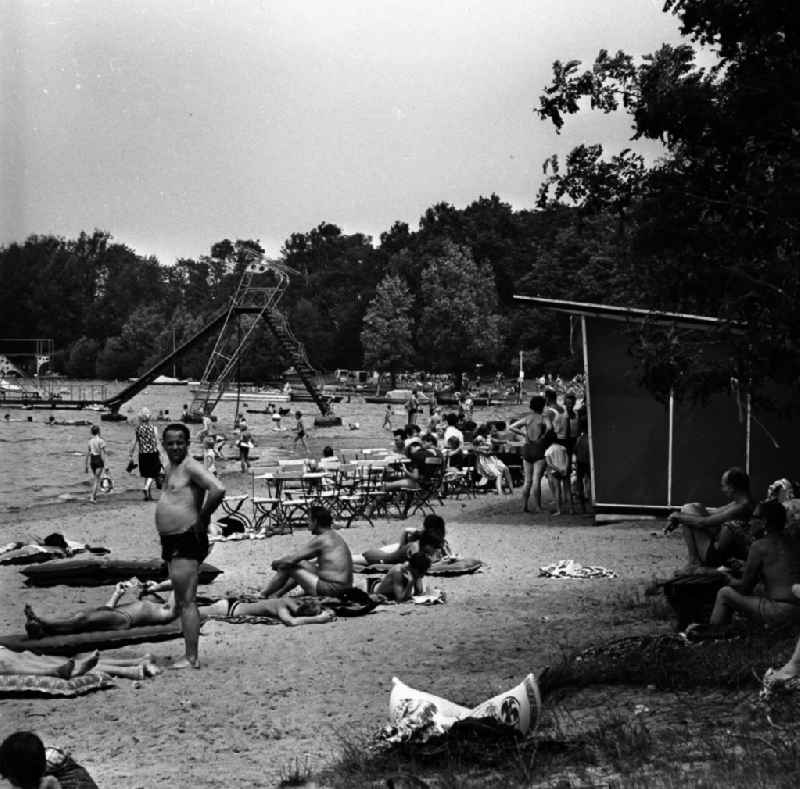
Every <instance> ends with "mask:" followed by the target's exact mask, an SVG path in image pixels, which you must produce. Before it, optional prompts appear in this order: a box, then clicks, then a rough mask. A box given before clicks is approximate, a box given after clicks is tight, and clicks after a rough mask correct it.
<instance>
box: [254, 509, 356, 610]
mask: <svg viewBox="0 0 800 789" xmlns="http://www.w3.org/2000/svg"><path fill="white" fill-rule="evenodd" d="M309 520H310V525H311V534H312V535H313V536H312V538H311V539H310V540H309V541H308V542H307V543H306V544H305V545H304V546H303V547H302V548H300V549H299V550H297V551H293V552H291V553H288V554H286V555H285V556H281V557H280V558H278V559H275V561H274V562H272V569H273V570H275V575H274V576H273V577H272V579H271V580H270V582H269V583H268V584H267V586H266V587H265V588H264V590H263V591H262V593H261V596H262V597H282V596H283V595H285V594H287V593H288V592H290V591H292V589H294V588H295V587H296V586H300V587H301V588H302V589H303V591H304V592H305V593H306V594H310V595H316V596H317V597H338V596H339V595H340V594H341V593H342V592H344V591H346V590H347V589H351V588H352V586H353V557H352V555H351V553H350V548H349V547H348V546H347V543H346V542H345V541H344V540H343V539H342V537H341V536H340V534H339V532H338V531H336V530H335V529H334V528H333V518H332V516H331V514H330V512H329V511H328V510H327V509H326V508H325V507H320V506H314V507H311V509H310V510H309Z"/></svg>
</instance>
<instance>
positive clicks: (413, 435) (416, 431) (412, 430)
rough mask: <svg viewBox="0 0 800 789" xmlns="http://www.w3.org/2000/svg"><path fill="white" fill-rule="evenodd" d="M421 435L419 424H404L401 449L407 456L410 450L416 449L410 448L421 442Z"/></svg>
mask: <svg viewBox="0 0 800 789" xmlns="http://www.w3.org/2000/svg"><path fill="white" fill-rule="evenodd" d="M421 435H422V428H421V427H420V426H419V425H406V439H405V441H404V442H403V451H404V452H405V454H406V455H408V456H409V457H410V456H411V452H412V451H416V449H412V448H413V447H414V445H415V444H417V445H419V444H421V443H422V439H421V438H420V436H421Z"/></svg>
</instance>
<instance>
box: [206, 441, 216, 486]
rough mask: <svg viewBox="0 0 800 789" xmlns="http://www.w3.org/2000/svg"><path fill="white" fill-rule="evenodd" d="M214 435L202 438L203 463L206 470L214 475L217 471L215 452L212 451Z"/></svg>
mask: <svg viewBox="0 0 800 789" xmlns="http://www.w3.org/2000/svg"><path fill="white" fill-rule="evenodd" d="M215 443H216V442H215V441H214V436H206V437H205V438H204V439H203V465H204V466H205V467H206V470H207V471H208V472H209V473H211V474H214V475H215V476H216V473H217V463H216V459H217V454H216V452H214V444H215Z"/></svg>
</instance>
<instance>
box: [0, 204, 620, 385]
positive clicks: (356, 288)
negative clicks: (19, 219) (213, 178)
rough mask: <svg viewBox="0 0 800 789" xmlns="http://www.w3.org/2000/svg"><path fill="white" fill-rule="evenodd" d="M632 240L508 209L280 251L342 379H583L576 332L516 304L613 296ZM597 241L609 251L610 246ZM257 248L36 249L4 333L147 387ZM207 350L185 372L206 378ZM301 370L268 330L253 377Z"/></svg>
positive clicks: (603, 228)
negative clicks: (383, 375) (516, 375)
mask: <svg viewBox="0 0 800 789" xmlns="http://www.w3.org/2000/svg"><path fill="white" fill-rule="evenodd" d="M619 234H620V229H619V228H618V227H617V226H616V223H614V222H613V221H610V220H606V219H597V218H591V219H587V218H584V217H582V216H581V215H580V212H578V211H576V210H575V209H569V208H563V207H558V206H554V207H553V208H550V209H546V210H530V211H515V210H513V209H512V208H511V206H509V205H508V204H507V203H504V202H502V201H501V200H500V199H499V198H498V197H497V196H495V195H492V196H491V197H489V198H481V199H479V200H476V201H475V202H474V203H472V204H471V205H469V206H467V207H466V208H464V209H456V208H454V207H453V206H450V205H447V204H445V203H441V204H438V205H436V206H433V207H432V208H430V209H428V210H427V211H426V212H425V214H424V215H423V216H422V218H421V219H420V222H419V227H418V228H417V229H415V230H411V229H410V228H409V227H408V225H406V224H404V223H400V222H398V223H395V224H394V225H393V226H392V227H391V228H390V229H389V230H388V231H387V232H385V233H383V234H381V236H380V239H378V240H377V241H376V242H373V239H371V238H370V237H368V236H365V235H363V234H360V233H356V234H352V235H348V234H345V233H343V232H342V231H341V229H340V228H338V227H337V226H335V225H333V224H329V223H322V224H320V225H318V226H317V227H315V228H313V229H311V230H309V231H308V232H305V233H295V234H292V235H291V236H290V238H288V239H287V240H286V242H285V243H284V245H283V248H282V249H281V260H282V261H283V262H284V263H286V264H287V265H288V266H290V267H291V268H292V269H294V270H295V271H296V272H297V274H296V275H294V276H292V278H291V284H290V286H289V289H288V290H287V292H286V294H285V296H284V299H283V302H282V304H281V307H282V309H283V311H284V312H285V314H286V315H287V317H288V319H289V321H290V324H291V326H292V328H293V330H294V332H295V334H296V336H297V337H298V339H299V340H301V341H302V342H303V343H304V344H305V346H306V349H307V351H308V354H309V357H310V360H311V362H312V364H314V365H315V367H317V368H318V369H320V370H333V369H335V368H338V367H343V368H351V369H353V368H356V369H360V368H363V367H368V368H370V369H373V368H377V369H384V370H391V369H395V370H401V369H427V370H436V371H445V372H447V371H454V372H455V371H473V370H474V365H476V364H481V365H484V368H483V369H484V370H485V371H487V372H488V371H490V370H497V369H499V370H503V371H505V372H509V373H513V372H514V371H515V370H516V366H517V363H518V353H519V350H520V349H524V350H525V352H526V353H525V364H526V367H527V368H528V371H529V372H530V373H533V372H536V371H538V370H540V369H542V367H543V365H545V364H547V369H548V370H553V371H558V372H564V373H572V372H574V371H576V370H577V361H576V359H575V357H574V355H573V353H572V350H571V348H570V338H569V321H568V319H566V318H564V317H563V316H562V317H556V316H553V315H548V314H547V313H536V314H534V313H533V312H532V311H531V310H530V309H529V308H520V307H519V306H517V305H514V304H513V303H512V299H511V296H512V294H514V293H527V294H540V295H543V296H564V295H568V296H569V297H571V298H576V299H584V300H595V301H596V300H602V299H607V298H609V297H611V298H613V297H614V293H613V290H612V288H611V287H610V286H611V285H612V280H613V276H614V271H615V266H614V260H615V258H616V256H617V250H616V248H615V245H617V244H618V242H619V240H620V239H619ZM597 239H600V241H598V240H597ZM253 250H255V251H262V250H261V247H260V246H259V244H258V241H257V240H252V239H239V240H235V241H231V240H227V239H223V240H221V241H219V242H218V243H215V244H213V245H212V246H211V248H210V250H209V252H208V254H206V255H202V256H199V257H198V258H196V259H187V258H184V259H179V260H177V261H176V262H175V263H174V264H172V265H164V264H163V263H161V262H159V261H158V260H157V259H155V258H153V257H142V256H140V255H137V254H136V252H135V251H133V250H132V249H130V248H129V247H127V246H125V245H124V244H120V243H117V242H115V241H114V239H113V237H112V236H111V234H110V233H108V232H106V231H101V230H95V231H94V232H93V233H91V234H89V233H82V234H81V235H80V236H79V237H78V238H77V239H64V238H56V237H52V236H32V237H30V238H28V239H27V240H26V241H25V242H23V243H15V244H10V245H8V246H6V247H4V248H2V249H0V277H2V282H3V283H4V287H3V289H2V291H1V292H0V335H1V336H4V337H45V338H52V339H53V340H54V342H55V347H56V348H57V349H58V350H57V353H56V358H55V359H54V368H55V369H56V370H57V371H59V372H63V373H66V374H67V375H70V376H76V377H89V376H97V377H100V378H124V377H127V376H132V375H136V374H138V373H140V372H142V371H143V370H145V369H147V368H148V367H149V366H150V365H151V364H152V363H154V362H155V361H157V360H158V359H160V358H162V357H163V356H164V355H165V354H166V353H168V352H169V351H170V350H171V348H172V347H173V342H175V343H177V344H178V345H179V344H180V343H181V342H182V341H183V340H184V339H187V338H188V337H190V336H191V335H192V334H194V333H195V332H196V331H197V330H198V329H199V328H200V327H201V326H203V325H204V323H206V322H207V320H208V319H209V317H210V316H211V315H213V314H215V313H216V312H218V311H219V309H220V308H221V307H222V306H224V305H225V304H227V303H228V300H229V299H230V297H231V295H232V294H233V292H234V289H235V287H236V284H237V283H238V281H239V278H240V276H241V271H242V269H243V267H244V266H245V265H246V263H247V262H248V261H249V259H250V253H251V252H252V251H253ZM208 350H209V349H208V347H206V346H204V347H198V348H196V349H195V350H193V351H191V352H190V353H189V354H188V355H187V357H186V358H184V359H183V360H181V362H180V363H179V372H180V374H181V375H185V376H197V375H199V374H200V373H201V372H202V368H203V365H204V363H205V361H206V359H207V356H208ZM289 364H290V361H289V360H288V359H285V358H282V357H281V356H280V353H279V352H277V349H276V347H275V345H274V343H273V341H272V338H271V336H270V335H269V333H268V330H267V329H266V328H264V329H262V328H259V329H257V330H256V333H255V337H254V339H253V342H252V345H251V348H250V350H249V351H248V353H247V354H246V358H245V360H244V361H243V363H242V370H241V375H242V377H243V378H244V379H246V380H265V379H269V378H271V377H274V376H275V375H277V374H278V373H280V372H281V371H282V370H283V369H285V368H286V367H287V366H288V365H289Z"/></svg>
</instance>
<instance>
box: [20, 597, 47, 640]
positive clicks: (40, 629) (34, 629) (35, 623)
mask: <svg viewBox="0 0 800 789" xmlns="http://www.w3.org/2000/svg"><path fill="white" fill-rule="evenodd" d="M25 619H26V620H27V621H26V622H25V632H26V633H27V634H28V636H30V638H44V636H46V635H47V633H46V632H45V629H44V625H43V624H42V621H41V620H40V619H39V617H38V616H36V614H35V613H34V611H33V608H31V606H30V603H26V604H25Z"/></svg>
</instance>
